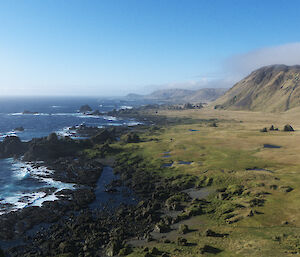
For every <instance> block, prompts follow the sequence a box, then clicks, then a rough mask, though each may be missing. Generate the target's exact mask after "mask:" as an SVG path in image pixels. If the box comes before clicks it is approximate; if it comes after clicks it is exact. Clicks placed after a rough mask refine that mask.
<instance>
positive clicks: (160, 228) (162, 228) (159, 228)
mask: <svg viewBox="0 0 300 257" xmlns="http://www.w3.org/2000/svg"><path fill="white" fill-rule="evenodd" d="M154 231H155V232H158V233H167V232H169V231H170V225H167V224H165V223H164V222H162V221H161V222H159V223H157V224H156V225H155V227H154Z"/></svg>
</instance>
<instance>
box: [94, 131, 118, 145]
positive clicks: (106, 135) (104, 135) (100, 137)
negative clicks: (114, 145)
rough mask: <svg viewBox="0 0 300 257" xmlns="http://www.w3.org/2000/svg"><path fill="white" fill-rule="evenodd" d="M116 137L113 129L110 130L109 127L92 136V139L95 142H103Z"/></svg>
mask: <svg viewBox="0 0 300 257" xmlns="http://www.w3.org/2000/svg"><path fill="white" fill-rule="evenodd" d="M113 139H114V133H113V131H109V130H108V129H104V130H103V131H101V132H99V133H98V134H97V135H95V136H93V137H92V138H91V141H92V142H93V143H94V144H102V143H105V142H107V141H111V140H113Z"/></svg>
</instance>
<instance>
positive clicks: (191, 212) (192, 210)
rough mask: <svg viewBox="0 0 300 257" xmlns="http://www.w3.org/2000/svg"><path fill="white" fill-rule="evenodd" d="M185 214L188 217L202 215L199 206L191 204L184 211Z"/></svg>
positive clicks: (202, 212)
mask: <svg viewBox="0 0 300 257" xmlns="http://www.w3.org/2000/svg"><path fill="white" fill-rule="evenodd" d="M185 212H186V213H187V215H188V216H189V217H192V216H197V215H201V214H204V211H203V208H202V205H201V204H192V205H191V206H189V207H188V208H187V209H186V210H185Z"/></svg>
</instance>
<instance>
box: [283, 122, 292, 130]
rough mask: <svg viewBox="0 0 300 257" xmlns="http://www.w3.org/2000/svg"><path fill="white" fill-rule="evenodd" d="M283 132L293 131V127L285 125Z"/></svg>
mask: <svg viewBox="0 0 300 257" xmlns="http://www.w3.org/2000/svg"><path fill="white" fill-rule="evenodd" d="M283 131H294V129H293V127H292V126H291V125H289V124H287V125H285V126H284V128H283Z"/></svg>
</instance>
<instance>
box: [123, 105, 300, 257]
mask: <svg viewBox="0 0 300 257" xmlns="http://www.w3.org/2000/svg"><path fill="white" fill-rule="evenodd" d="M156 115H164V116H168V117H189V118H195V119H212V118H215V119H218V121H217V127H213V126H211V125H212V124H211V122H209V121H208V122H205V121H202V122H199V123H193V124H185V125H172V126H164V127H162V128H161V129H160V130H158V131H154V132H153V131H152V132H149V131H148V132H146V133H142V134H141V138H142V139H143V142H140V143H137V144H126V145H123V146H122V147H123V148H124V149H125V150H127V151H128V152H131V153H132V154H135V155H139V156H142V157H143V158H144V159H145V160H147V162H148V164H149V165H150V164H151V165H152V167H154V168H155V169H154V170H153V172H156V173H159V174H160V175H161V176H163V177H172V176H175V175H178V174H189V175H194V176H196V177H197V178H199V181H203V180H205V179H206V180H207V179H212V181H213V182H212V184H211V185H210V186H209V187H210V188H212V189H213V192H214V193H212V194H211V195H210V196H209V197H208V199H207V200H209V201H210V204H209V207H207V208H208V209H207V211H206V213H205V214H202V215H198V216H194V217H191V218H190V219H189V220H186V221H184V222H182V223H184V224H188V225H189V227H190V229H191V232H189V233H187V234H185V235H184V236H183V237H184V238H186V239H187V240H188V242H189V243H191V244H190V245H189V246H178V245H177V244H176V243H174V241H176V238H177V237H178V236H180V235H179V234H178V233H177V231H176V230H175V231H172V232H170V233H167V234H166V235H165V236H166V238H168V239H170V241H171V243H164V242H163V241H162V240H159V241H154V242H148V243H146V242H145V243H143V247H144V246H147V247H149V248H151V247H153V246H155V247H157V248H158V249H159V250H162V251H167V252H168V253H169V255H170V256H212V255H215V254H213V253H204V254H203V255H202V254H201V253H200V250H199V249H200V248H201V246H203V245H205V244H207V245H209V246H212V247H215V248H217V249H219V250H220V252H219V253H217V254H216V255H217V256H220V257H221V256H293V255H294V254H295V253H299V252H300V192H299V184H300V158H299V152H300V130H299V131H297V128H299V129H300V119H299V116H300V115H298V114H297V112H291V111H290V112H287V113H279V114H274V113H272V114H270V113H254V112H244V111H243V112H239V111H219V110H211V109H208V108H206V109H201V110H185V111H159V113H158V114H156ZM287 123H289V124H291V125H292V126H293V127H294V128H295V129H296V131H295V132H283V131H282V128H283V126H284V125H285V124H287ZM272 124H274V126H275V127H279V129H280V131H272V132H267V133H262V132H259V130H260V129H261V128H263V127H270V126H271V125H272ZM191 130H194V131H191ZM264 144H274V145H278V146H281V148H264V147H263V145H264ZM165 152H169V153H168V154H164V153H165ZM164 155H170V157H167V158H165V157H163V156H164ZM180 161H186V162H191V164H190V165H184V164H179V162H180ZM170 162H173V165H172V167H164V168H161V166H162V165H163V164H164V163H170ZM202 186H205V183H204V184H202ZM289 187H290V189H292V190H291V191H290V190H287V188H289ZM222 188H225V189H226V192H229V194H230V197H229V199H225V200H224V199H220V197H218V195H219V194H220V192H217V191H218V190H219V191H220V190H221V189H222ZM239 188H242V190H241V192H238V190H239ZM286 191H289V192H286ZM237 192H238V193H237ZM257 199H258V200H257ZM260 201H261V202H262V203H261V202H260ZM257 202H258V203H257ZM250 212H251V214H249V213H250ZM207 229H212V230H214V231H216V232H218V233H228V236H227V237H207V236H204V235H203V233H204V231H205V230H207ZM172 242H173V243H172ZM129 256H145V252H143V250H142V247H141V248H139V247H137V248H134V252H133V253H132V254H131V255H129Z"/></svg>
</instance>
